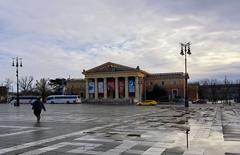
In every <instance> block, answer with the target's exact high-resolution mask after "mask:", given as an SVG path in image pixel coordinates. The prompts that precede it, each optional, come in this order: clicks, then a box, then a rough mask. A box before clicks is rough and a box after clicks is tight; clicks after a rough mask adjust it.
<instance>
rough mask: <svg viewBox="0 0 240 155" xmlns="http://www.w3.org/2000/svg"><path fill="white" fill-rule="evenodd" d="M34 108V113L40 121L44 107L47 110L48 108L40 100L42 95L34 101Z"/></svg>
mask: <svg viewBox="0 0 240 155" xmlns="http://www.w3.org/2000/svg"><path fill="white" fill-rule="evenodd" d="M32 109H33V113H34V115H35V116H36V117H37V121H38V122H39V121H40V119H41V112H42V109H43V110H44V111H46V108H45V106H44V104H43V102H42V101H40V97H38V98H37V100H35V101H34V102H33V103H32Z"/></svg>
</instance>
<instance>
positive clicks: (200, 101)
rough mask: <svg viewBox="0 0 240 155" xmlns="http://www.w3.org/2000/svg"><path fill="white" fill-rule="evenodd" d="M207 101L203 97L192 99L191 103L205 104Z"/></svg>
mask: <svg viewBox="0 0 240 155" xmlns="http://www.w3.org/2000/svg"><path fill="white" fill-rule="evenodd" d="M206 103H207V101H206V100H204V99H198V100H196V101H192V104H206Z"/></svg>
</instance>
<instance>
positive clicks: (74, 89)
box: [65, 79, 86, 98]
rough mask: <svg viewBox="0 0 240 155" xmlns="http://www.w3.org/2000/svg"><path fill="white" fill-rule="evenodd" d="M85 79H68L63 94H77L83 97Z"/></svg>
mask: <svg viewBox="0 0 240 155" xmlns="http://www.w3.org/2000/svg"><path fill="white" fill-rule="evenodd" d="M85 85H86V84H85V80H84V79H68V80H67V81H66V86H65V94H68V95H79V96H80V97H81V98H85V94H86V92H85V90H86V89H85Z"/></svg>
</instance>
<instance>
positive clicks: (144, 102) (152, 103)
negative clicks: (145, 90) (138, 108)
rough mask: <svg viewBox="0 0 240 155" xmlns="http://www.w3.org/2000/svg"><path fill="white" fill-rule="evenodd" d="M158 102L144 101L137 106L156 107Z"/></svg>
mask: <svg viewBox="0 0 240 155" xmlns="http://www.w3.org/2000/svg"><path fill="white" fill-rule="evenodd" d="M156 104H157V102H156V101H154V100H145V101H142V102H138V103H137V105H146V106H147V105H151V106H152V105H156Z"/></svg>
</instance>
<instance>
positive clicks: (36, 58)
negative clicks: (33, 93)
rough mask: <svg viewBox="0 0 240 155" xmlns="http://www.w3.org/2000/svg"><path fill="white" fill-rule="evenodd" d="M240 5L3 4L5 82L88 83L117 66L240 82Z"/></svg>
mask: <svg viewBox="0 0 240 155" xmlns="http://www.w3.org/2000/svg"><path fill="white" fill-rule="evenodd" d="M239 10H240V1H239V0H1V1H0V83H1V82H2V81H4V80H5V79H6V78H10V79H12V80H15V79H16V78H15V68H13V67H12V66H11V63H12V58H13V57H16V56H18V57H21V58H23V65H24V66H23V68H20V71H19V72H20V76H30V75H32V76H34V78H35V79H40V78H68V77H69V76H70V77H71V78H83V75H82V73H81V72H82V70H83V69H90V68H92V67H95V66H96V65H100V64H103V63H105V62H108V61H111V62H115V63H120V64H123V65H127V66H131V67H136V66H137V65H139V66H140V68H141V69H143V70H146V71H148V72H150V73H162V72H181V71H184V57H183V56H181V55H180V54H179V52H180V45H179V42H188V41H191V43H192V45H191V50H192V55H190V56H188V69H189V74H190V78H191V81H197V80H201V79H205V78H217V79H220V80H222V79H223V78H224V77H225V76H227V77H228V78H229V79H232V80H237V79H240V72H239V68H240V61H239V58H240V14H239Z"/></svg>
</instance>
